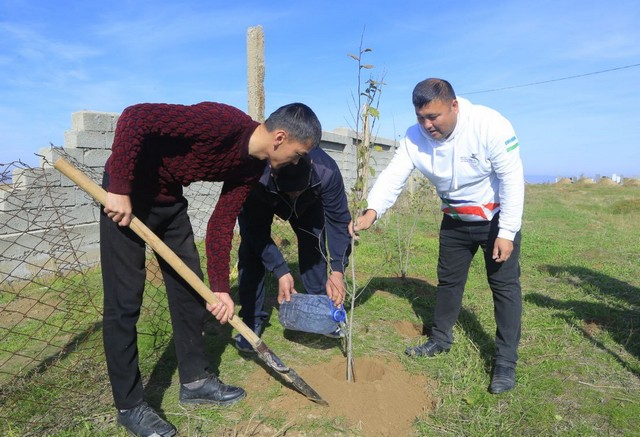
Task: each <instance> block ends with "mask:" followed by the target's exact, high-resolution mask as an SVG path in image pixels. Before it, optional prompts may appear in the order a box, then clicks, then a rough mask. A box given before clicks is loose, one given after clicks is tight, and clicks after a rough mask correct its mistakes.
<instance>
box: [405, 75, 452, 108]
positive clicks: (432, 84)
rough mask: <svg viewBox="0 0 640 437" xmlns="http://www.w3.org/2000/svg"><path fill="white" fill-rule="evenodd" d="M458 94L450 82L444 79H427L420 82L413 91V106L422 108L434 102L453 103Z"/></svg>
mask: <svg viewBox="0 0 640 437" xmlns="http://www.w3.org/2000/svg"><path fill="white" fill-rule="evenodd" d="M455 98H456V93H455V92H454V91H453V87H452V86H451V84H450V83H449V82H447V81H446V80H444V79H437V78H431V79H425V80H423V81H422V82H419V83H418V84H417V85H416V86H415V88H414V89H413V96H412V100H413V106H415V107H416V108H422V107H423V106H424V105H428V104H429V103H431V101H433V100H439V101H441V102H451V101H453V100H455Z"/></svg>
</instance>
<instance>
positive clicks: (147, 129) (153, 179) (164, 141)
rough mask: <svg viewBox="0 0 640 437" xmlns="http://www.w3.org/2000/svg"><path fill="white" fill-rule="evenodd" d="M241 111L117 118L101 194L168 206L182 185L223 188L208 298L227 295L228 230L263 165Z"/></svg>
mask: <svg viewBox="0 0 640 437" xmlns="http://www.w3.org/2000/svg"><path fill="white" fill-rule="evenodd" d="M258 124H259V123H258V122H256V121H254V120H252V119H251V117H249V116H248V115H246V114H245V113H244V112H242V111H240V110H239V109H236V108H234V107H232V106H228V105H224V104H221V103H211V102H203V103H198V104H196V105H191V106H184V105H170V104H164V103H143V104H139V105H134V106H130V107H128V108H126V109H125V110H124V112H123V113H122V114H121V115H120V118H119V119H118V125H117V127H116V132H115V140H114V142H113V147H112V153H111V156H110V157H109V159H108V161H107V164H106V172H107V173H108V175H109V186H108V187H107V191H109V192H111V193H115V194H128V195H130V196H131V199H132V203H133V204H134V205H135V204H136V202H153V203H155V204H167V203H173V202H175V201H176V199H178V198H179V197H180V196H182V186H187V185H189V184H190V183H191V182H196V181H223V182H224V184H223V187H222V192H221V194H220V198H219V200H218V203H217V204H216V207H215V210H214V212H213V214H212V215H211V218H210V219H209V223H208V225H207V236H206V252H207V272H208V275H209V282H210V287H211V289H212V290H213V291H222V292H227V293H228V292H229V262H230V252H231V240H232V237H233V228H234V226H235V223H236V218H237V216H238V213H239V212H240V208H241V207H242V204H243V203H244V201H245V199H246V197H247V195H248V194H249V191H250V190H251V187H252V186H253V184H254V183H255V182H256V181H258V179H259V178H260V176H261V175H262V173H263V171H264V166H265V164H266V161H260V160H257V159H254V158H252V157H250V156H249V153H248V146H249V139H250V137H251V134H253V132H254V131H255V129H256V127H257V126H258Z"/></svg>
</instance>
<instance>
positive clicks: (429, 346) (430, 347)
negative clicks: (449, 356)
mask: <svg viewBox="0 0 640 437" xmlns="http://www.w3.org/2000/svg"><path fill="white" fill-rule="evenodd" d="M442 352H444V353H448V352H449V349H445V348H443V347H442V346H440V345H439V344H438V343H436V342H435V340H433V339H432V338H430V339H429V340H428V341H427V342H426V343H425V344H421V345H420V346H415V347H408V348H407V349H406V350H405V351H404V353H405V354H407V355H409V356H410V357H411V356H414V355H415V356H425V357H435V356H436V355H438V354H441V353H442Z"/></svg>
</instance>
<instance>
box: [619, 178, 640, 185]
mask: <svg viewBox="0 0 640 437" xmlns="http://www.w3.org/2000/svg"><path fill="white" fill-rule="evenodd" d="M623 182H624V185H626V186H628V187H640V179H634V178H624V181H623Z"/></svg>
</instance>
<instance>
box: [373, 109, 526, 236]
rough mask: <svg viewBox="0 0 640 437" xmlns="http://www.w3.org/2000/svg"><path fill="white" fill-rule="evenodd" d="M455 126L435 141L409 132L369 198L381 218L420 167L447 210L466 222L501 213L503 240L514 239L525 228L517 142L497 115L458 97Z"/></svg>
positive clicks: (414, 128) (423, 133)
mask: <svg viewBox="0 0 640 437" xmlns="http://www.w3.org/2000/svg"><path fill="white" fill-rule="evenodd" d="M457 100H458V103H459V112H458V120H457V123H456V127H455V129H454V130H453V132H452V133H451V135H450V136H449V138H447V139H445V140H440V141H438V140H434V139H433V138H431V137H430V136H429V134H428V133H427V132H426V131H425V130H424V128H423V127H422V126H420V125H419V124H415V125H413V126H411V127H410V128H409V129H407V133H406V135H405V137H404V138H403V139H402V140H400V144H399V146H398V148H397V149H396V152H395V155H394V157H393V159H392V160H391V162H390V163H389V165H388V166H387V168H386V169H384V171H382V173H380V175H379V176H378V178H377V179H376V182H375V184H374V186H373V188H372V189H371V192H370V193H369V196H368V198H367V203H368V208H369V209H373V210H375V211H376V213H377V217H378V218H379V217H380V216H381V215H382V214H384V213H385V212H386V211H387V209H389V208H390V207H391V206H392V205H393V204H394V203H395V201H396V199H397V198H398V196H399V195H400V192H401V191H402V188H403V187H404V185H405V183H406V181H407V179H408V177H409V174H410V173H411V172H412V171H413V169H414V168H417V169H418V170H420V171H421V172H422V174H424V175H425V176H426V177H427V178H428V179H429V180H430V181H431V183H433V185H434V186H435V187H436V191H437V193H438V195H439V196H440V198H441V199H442V211H443V212H444V213H445V214H448V215H450V216H451V217H453V218H455V219H458V220H463V221H486V220H489V221H490V220H491V219H492V218H493V216H494V215H495V214H496V213H497V212H498V211H500V219H499V220H500V221H499V228H500V230H499V233H498V236H499V237H501V238H506V239H509V240H513V239H514V237H515V234H516V232H518V231H519V230H520V226H521V224H522V210H523V205H524V174H523V170H522V161H521V159H520V148H519V143H518V138H517V137H516V134H515V132H514V130H513V127H512V126H511V123H509V121H508V120H507V119H506V118H504V117H503V116H502V115H500V114H499V113H498V112H497V111H494V110H493V109H491V108H487V107H486V106H481V105H474V104H472V103H471V102H469V101H468V100H466V99H463V98H460V97H458V99H457Z"/></svg>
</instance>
